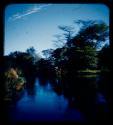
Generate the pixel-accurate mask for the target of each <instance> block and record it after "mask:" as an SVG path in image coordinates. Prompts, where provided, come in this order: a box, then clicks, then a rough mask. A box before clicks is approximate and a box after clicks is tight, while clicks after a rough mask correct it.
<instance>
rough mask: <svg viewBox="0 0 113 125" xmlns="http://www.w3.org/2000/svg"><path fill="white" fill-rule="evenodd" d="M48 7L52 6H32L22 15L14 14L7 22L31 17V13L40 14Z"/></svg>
mask: <svg viewBox="0 0 113 125" xmlns="http://www.w3.org/2000/svg"><path fill="white" fill-rule="evenodd" d="M50 5H52V4H45V5H40V6H37V5H34V6H33V7H32V8H31V9H28V10H26V11H24V12H22V13H16V14H14V15H12V16H11V17H10V18H9V21H15V20H17V19H21V18H23V17H25V16H28V15H31V14H33V13H37V12H40V11H41V10H42V9H43V8H45V7H47V6H50Z"/></svg>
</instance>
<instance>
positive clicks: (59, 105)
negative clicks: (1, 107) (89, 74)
mask: <svg viewBox="0 0 113 125" xmlns="http://www.w3.org/2000/svg"><path fill="white" fill-rule="evenodd" d="M85 79H86V78H85ZM85 79H82V78H80V82H79V83H78V84H77V83H76V84H77V85H76V87H75V88H74V89H73V87H72V88H71V90H72V91H71V90H70V93H71V92H72V95H73V94H75V95H78V97H77V96H76V97H77V98H78V100H79V101H78V102H79V103H78V107H77V106H74V107H73V106H70V101H69V98H68V96H67V97H66V96H64V95H66V92H64V93H63V94H61V93H60V94H58V93H57V92H55V91H54V89H53V87H52V84H51V83H50V81H46V84H44V85H42V84H41V81H40V80H39V79H38V78H36V80H35V84H34V86H33V87H31V88H30V89H25V90H24V91H23V94H22V97H21V98H20V99H19V100H18V101H16V103H14V104H11V105H10V107H9V110H8V118H9V120H10V121H12V122H14V121H15V122H18V121H22V122H23V121H27V122H29V121H31V122H32V121H33V122H34V121H36V122H40V121H45V122H46V121H75V122H85V121H86V120H87V118H86V115H87V114H88V113H89V114H88V115H89V116H90V114H94V113H93V112H96V111H97V110H100V109H101V110H102V112H103V111H104V110H106V109H105V107H104V108H103V107H102V106H105V105H106V98H105V96H104V95H103V94H102V92H101V91H100V90H99V89H97V90H96V89H95V87H93V86H94V85H93V84H95V83H96V84H97V83H98V78H96V79H94V80H93V81H95V80H96V81H95V82H93V81H90V82H89V80H90V78H88V79H86V81H84V80H85ZM81 80H82V81H81ZM91 80H92V78H91ZM77 82H78V81H77ZM91 84H92V85H91ZM98 84H99V83H98ZM88 86H89V88H88ZM95 90H96V91H95ZM75 91H76V92H75ZM95 92H96V93H95ZM67 93H69V92H68V91H67ZM72 95H71V96H72ZM95 97H96V101H95ZM75 100H76V98H75ZM94 101H95V102H94ZM75 103H76V101H75ZM75 103H74V105H76V104H75ZM94 104H95V105H96V108H95V105H94ZM97 105H98V106H97ZM99 106H100V107H99ZM97 107H99V108H98V109H97ZM101 107H102V108H103V109H102V108H101ZM94 108H95V109H94ZM80 109H82V110H80ZM101 114H102V113H101ZM89 116H88V117H89ZM92 116H93V115H92ZM93 117H94V116H93ZM99 117H100V116H99ZM99 119H100V118H99Z"/></svg>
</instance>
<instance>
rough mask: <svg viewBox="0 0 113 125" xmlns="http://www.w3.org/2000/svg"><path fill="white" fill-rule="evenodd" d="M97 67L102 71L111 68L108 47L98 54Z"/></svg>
mask: <svg viewBox="0 0 113 125" xmlns="http://www.w3.org/2000/svg"><path fill="white" fill-rule="evenodd" d="M98 58H99V62H98V66H99V68H100V69H102V70H103V71H107V70H110V66H111V53H110V46H109V45H107V44H106V45H105V46H104V47H103V48H102V49H101V50H100V51H99V52H98Z"/></svg>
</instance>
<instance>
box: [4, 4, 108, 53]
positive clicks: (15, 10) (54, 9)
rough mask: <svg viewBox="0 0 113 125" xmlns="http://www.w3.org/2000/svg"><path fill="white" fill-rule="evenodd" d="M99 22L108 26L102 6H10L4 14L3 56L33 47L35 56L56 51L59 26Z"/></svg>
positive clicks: (106, 12) (106, 15)
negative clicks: (78, 22) (92, 21)
mask: <svg viewBox="0 0 113 125" xmlns="http://www.w3.org/2000/svg"><path fill="white" fill-rule="evenodd" d="M79 19H81V20H102V21H104V22H105V23H106V24H107V25H109V8H108V7H107V6H106V5H104V4H52V3H49V4H44V3H43V4H9V5H8V6H7V7H6V8H5V13H4V22H5V23H4V29H5V32H4V55H8V54H9V53H10V52H14V51H22V52H25V51H26V49H28V48H30V47H32V46H33V47H34V48H35V49H36V52H37V53H40V52H41V51H42V50H45V49H50V48H52V49H55V48H56V46H55V45H54V42H53V41H54V40H56V39H55V36H54V35H56V34H60V33H62V32H61V31H60V29H58V26H59V25H69V26H74V28H75V30H76V31H77V28H78V27H77V26H76V25H75V24H74V20H79Z"/></svg>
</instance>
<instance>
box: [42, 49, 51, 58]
mask: <svg viewBox="0 0 113 125" xmlns="http://www.w3.org/2000/svg"><path fill="white" fill-rule="evenodd" d="M52 52H53V49H46V50H43V51H42V53H43V55H44V56H45V57H46V59H47V58H49V57H50V56H51V54H52Z"/></svg>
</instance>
